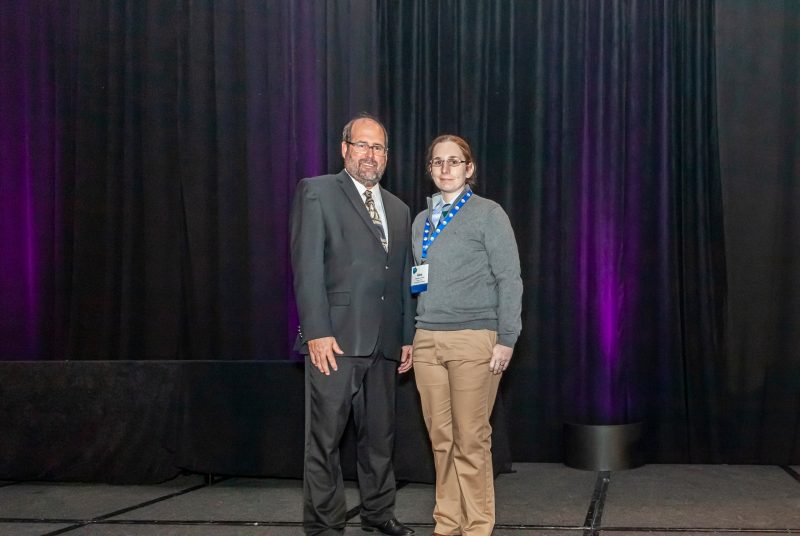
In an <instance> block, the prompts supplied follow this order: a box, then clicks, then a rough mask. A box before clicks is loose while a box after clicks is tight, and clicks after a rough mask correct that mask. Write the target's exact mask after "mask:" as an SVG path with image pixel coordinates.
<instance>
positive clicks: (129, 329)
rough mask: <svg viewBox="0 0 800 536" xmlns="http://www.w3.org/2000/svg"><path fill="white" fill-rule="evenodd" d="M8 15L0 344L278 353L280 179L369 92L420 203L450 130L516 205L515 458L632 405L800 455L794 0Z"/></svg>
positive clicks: (683, 437)
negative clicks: (429, 161)
mask: <svg viewBox="0 0 800 536" xmlns="http://www.w3.org/2000/svg"><path fill="white" fill-rule="evenodd" d="M2 9H3V16H2V17H0V30H2V32H0V35H2V37H0V39H2V46H1V47H0V60H1V61H0V69H1V71H0V73H2V79H3V80H4V83H3V88H2V91H1V92H0V106H2V110H1V111H2V115H3V117H5V118H6V121H5V122H4V125H3V126H2V128H0V136H1V137H2V139H0V142H2V143H0V145H2V146H3V147H11V149H9V150H6V149H4V150H5V151H6V152H4V153H3V154H4V162H6V163H5V164H3V168H2V174H0V181H2V182H0V186H2V188H3V192H4V198H3V199H2V200H0V202H2V207H1V208H2V209H3V211H2V213H3V217H2V218H0V258H1V259H2V260H3V270H2V278H0V284H2V285H3V286H2V290H3V292H2V294H0V305H2V309H3V310H2V313H3V314H2V317H3V318H2V320H1V321H2V326H1V327H2V329H1V330H0V334H2V338H3V340H2V345H3V346H2V348H3V350H2V351H0V354H2V357H3V359H70V360H74V359H90V360H97V359H115V360H128V359H190V360H191V359H213V360H236V359H274V358H278V359H281V358H284V357H286V356H287V355H289V348H290V344H291V338H292V334H293V332H294V330H295V327H296V311H295V309H294V305H293V297H292V295H291V291H290V288H291V274H290V270H289V266H288V237H287V234H288V233H287V230H288V227H287V220H288V207H289V203H290V198H291V194H292V192H293V188H294V185H295V184H296V182H297V181H298V180H299V179H300V178H301V177H303V176H309V175H315V174H319V173H322V172H329V171H336V170H338V169H340V167H341V156H340V154H339V149H338V140H339V136H340V130H341V127H342V125H343V124H344V122H345V121H346V120H347V119H348V118H349V117H350V116H351V115H352V114H354V113H356V112H358V111H361V110H367V111H373V112H377V113H378V114H379V115H380V116H381V117H382V118H384V119H385V121H386V123H387V126H388V129H389V134H390V142H389V144H390V147H391V152H390V157H389V167H388V171H387V176H386V178H385V185H386V186H387V187H388V188H389V189H390V190H392V191H394V192H396V193H397V194H398V195H400V197H401V198H403V199H404V200H406V201H407V202H408V203H409V205H411V206H412V209H413V210H419V209H420V208H421V207H422V206H423V203H424V196H425V195H426V194H427V193H428V192H430V190H431V187H430V181H429V179H428V178H426V177H425V174H424V162H423V159H424V152H425V149H426V145H427V143H428V141H429V140H430V139H431V138H432V137H433V136H435V135H437V134H439V133H442V132H456V133H458V134H461V135H463V136H464V137H466V138H467V139H468V140H469V141H470V142H471V143H472V144H473V146H474V148H475V150H476V154H477V164H478V180H479V186H478V188H477V190H478V193H480V194H484V195H486V196H488V197H490V198H492V199H495V200H497V201H498V202H500V203H501V204H502V205H503V206H504V208H505V209H506V211H507V212H508V213H509V215H510V217H511V220H512V223H513V225H514V229H515V232H516V234H517V238H518V241H519V245H520V252H521V257H522V264H523V277H524V282H525V295H524V297H523V300H524V320H523V322H524V326H523V335H522V338H521V340H520V342H519V345H518V347H517V349H516V354H515V359H514V362H513V364H512V367H511V369H510V370H509V373H508V377H507V378H506V379H505V380H504V382H503V391H502V396H503V399H504V401H505V402H506V406H505V407H506V408H507V410H508V416H509V422H510V423H513V427H512V430H511V439H512V445H513V456H514V459H516V460H520V461H523V460H533V461H556V460H560V459H561V433H560V430H561V429H560V427H561V423H562V422H563V421H573V422H579V423H587V424H613V423H622V422H630V421H644V423H645V425H646V430H647V435H646V458H647V460H648V461H651V462H656V461H658V462H730V463H735V462H744V461H753V462H763V463H776V462H779V463H787V462H788V461H792V462H793V463H797V462H799V461H800V452H798V449H800V436H799V435H798V434H799V433H800V432H799V431H798V427H799V426H800V404H798V392H800V389H798V383H797V382H798V379H797V378H800V363H798V352H797V348H798V345H797V344H796V343H797V336H798V335H797V329H796V326H797V325H800V315H798V307H797V292H796V290H795V289H796V288H798V287H797V285H796V283H797V275H796V274H797V273H798V272H797V270H795V269H794V268H796V264H797V259H798V255H797V249H796V248H797V244H798V241H797V240H796V238H797V223H796V221H797V219H796V217H794V216H795V215H796V207H797V181H796V168H797V166H796V164H797V142H796V140H797V139H798V136H797V135H796V134H797V132H796V131H797V119H798V110H797V93H796V87H797V84H796V78H797V72H798V65H797V59H796V58H797V57H799V56H798V54H797V52H798V46H797V32H796V31H794V30H796V28H797V26H796V25H797V11H796V8H795V7H794V6H793V4H792V3H791V2H787V3H785V4H781V3H779V2H768V3H764V4H763V5H761V7H754V6H753V5H751V4H750V3H747V2H744V3H743V2H730V3H729V2H720V3H718V4H716V6H715V4H714V3H713V2H711V1H710V0H700V1H698V0H668V1H664V0H625V1H623V0H608V1H603V2H596V1H592V0H571V1H561V0H549V1H548V0H542V1H516V2H515V1H501V2H489V1H486V2H483V1H479V2H472V1H455V0H442V1H439V2H427V1H422V0H418V1H406V2H402V3H399V2H363V1H357V0H352V1H333V0H330V1H327V2H311V1H308V2H295V1H293V0H274V1H268V2H263V1H261V0H258V1H256V0H239V1H233V0H230V1H222V0H218V1H207V2H188V1H184V2H160V1H156V0H153V1H145V2H141V1H134V0H107V1H106V2H104V3H102V4H101V5H99V6H98V4H97V3H96V2H88V1H86V0H80V1H77V2H71V3H50V2H44V1H38V2H30V3H25V4H23V3H10V4H4V6H3V8H2ZM734 27H735V28H736V30H734ZM743 27H744V28H748V30H745V31H742V28H743ZM715 29H716V30H717V31H716V33H715ZM767 35H768V36H769V42H770V43H771V44H772V45H771V46H772V47H773V48H772V49H770V50H774V51H780V54H778V55H777V56H776V55H774V54H773V55H772V56H769V57H768V56H767V55H766V51H765V50H763V49H762V48H761V45H762V42H763V41H764V39H765V36H767ZM742 49H744V50H747V51H748V53H749V54H750V55H749V56H748V57H749V58H750V60H751V62H750V63H747V62H738V61H735V60H736V55H737V54H739V52H736V51H737V50H742ZM775 57H778V58H779V59H780V61H779V60H775V59H774V58H775ZM753 66H758V67H759V69H755V70H754V69H753V68H752V67H753ZM766 83H769V84H771V86H769V87H774V88H775V89H774V91H772V92H770V94H777V95H780V98H774V99H772V100H769V99H767V98H766V94H762V95H759V97H760V99H759V98H755V96H756V95H758V94H757V91H756V88H759V87H760V88H763V87H764V84H766ZM790 88H794V89H790ZM748 91H749V92H748ZM762 91H763V89H762ZM717 95H719V96H720V98H719V101H718V100H717ZM751 95H753V97H752V98H751ZM756 103H757V104H758V105H759V106H755V104H756ZM770 114H772V115H770ZM773 116H774V117H773ZM770 118H772V119H770ZM32 119H34V120H32ZM773 119H774V120H773ZM766 124H768V126H765V125H766ZM718 129H719V130H718ZM762 129H766V130H762ZM20 133H21V134H22V135H20ZM718 139H719V141H720V143H721V145H720V146H719V147H718ZM776 148H780V149H779V150H776ZM720 150H721V153H720ZM758 155H761V156H758ZM767 155H770V156H767ZM41 158H45V159H46V161H45V163H44V164H42V162H41ZM762 159H763V160H762ZM48 164H49V165H48ZM765 167H766V168H768V169H769V170H770V173H762V170H763V169H765ZM764 181H767V182H768V183H769V187H768V188H759V187H760V186H762V185H763V184H764ZM756 194H758V195H756ZM762 195H763V196H769V198H768V201H769V203H766V204H761V203H755V200H756V199H759V198H760V196H762ZM20 221H25V225H22V224H20V223H19V222H20ZM765 237H768V239H765ZM726 247H727V249H726ZM728 280H730V286H729V285H728ZM202 388H203V386H198V389H202ZM743 417H744V418H743ZM777 438H780V439H777ZM745 439H747V440H748V441H752V443H751V444H752V445H753V446H752V447H749V448H743V447H739V446H738V444H739V443H740V442H742V441H744V440H745ZM732 445H733V446H732Z"/></svg>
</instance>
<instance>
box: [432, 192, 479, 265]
mask: <svg viewBox="0 0 800 536" xmlns="http://www.w3.org/2000/svg"><path fill="white" fill-rule="evenodd" d="M470 197H472V191H471V190H467V193H465V194H464V197H462V198H461V201H459V202H458V204H457V205H456V206H454V207H453V208H451V209H450V211H449V212H448V213H447V216H445V217H444V218H442V219H441V220H439V225H437V226H436V229H435V230H434V231H433V233H431V222H430V220H428V219H426V220H425V230H424V231H423V232H422V260H425V258H426V257H427V256H428V248H429V247H431V244H433V241H434V240H436V237H437V236H439V235H440V234H441V232H442V231H444V228H445V227H447V224H448V223H450V221H451V220H452V219H453V218H455V217H456V214H457V213H458V211H459V210H461V207H463V206H464V205H465V204H466V202H467V201H469V198H470Z"/></svg>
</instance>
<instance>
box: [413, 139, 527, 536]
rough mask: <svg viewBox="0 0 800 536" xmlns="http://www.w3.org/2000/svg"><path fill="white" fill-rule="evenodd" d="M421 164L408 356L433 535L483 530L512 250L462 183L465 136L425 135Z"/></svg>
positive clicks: (512, 296) (516, 313)
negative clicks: (432, 487) (428, 190)
mask: <svg viewBox="0 0 800 536" xmlns="http://www.w3.org/2000/svg"><path fill="white" fill-rule="evenodd" d="M428 171H429V172H430V175H431V177H432V178H433V182H434V184H435V185H436V188H437V189H438V190H439V191H438V193H436V194H435V195H434V196H433V197H431V198H429V199H428V209H427V210H425V211H422V212H421V213H420V214H418V215H417V217H416V219H415V220H414V223H413V225H412V238H413V250H414V258H415V267H414V269H413V271H412V274H413V275H412V290H414V291H417V292H419V294H418V301H417V322H416V326H417V332H416V335H415V337H414V349H413V356H414V375H415V377H416V383H417V389H418V391H419V394H420V398H421V400H422V413H423V415H424V417H425V425H426V426H427V428H428V434H429V435H430V439H431V445H432V447H433V455H434V463H435V465H436V507H435V509H434V511H433V517H434V520H435V521H436V529H435V531H434V534H435V535H445V536H449V535H456V534H463V535H467V534H470V535H471V534H480V535H488V534H491V532H492V529H493V527H494V521H495V514H494V480H493V472H492V453H491V436H492V428H491V426H490V424H489V416H490V415H491V413H492V407H493V406H494V400H495V396H496V395H497V387H498V385H499V383H500V378H501V376H502V373H503V372H504V371H505V370H506V369H507V368H508V364H509V361H510V360H511V353H512V350H513V348H514V344H515V343H516V341H517V337H518V336H519V333H520V330H521V321H520V308H521V297H522V280H521V279H520V269H519V254H518V252H517V244H516V241H515V239H514V231H513V230H512V229H511V224H510V222H509V220H508V216H507V215H506V213H505V212H504V211H503V209H502V208H501V207H500V205H498V204H497V203H495V202H494V201H490V200H488V199H485V198H483V197H480V196H478V195H475V194H474V193H473V192H472V190H471V189H470V185H471V184H473V183H474V181H475V172H476V167H475V161H474V158H473V156H472V150H471V149H470V147H469V144H467V142H466V141H465V140H463V139H462V138H460V137H458V136H453V135H444V136H439V137H438V138H436V139H435V140H433V142H432V143H431V145H430V147H429V148H428ZM426 276H427V277H426Z"/></svg>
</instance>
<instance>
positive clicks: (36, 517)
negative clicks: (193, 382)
mask: <svg viewBox="0 0 800 536" xmlns="http://www.w3.org/2000/svg"><path fill="white" fill-rule="evenodd" d="M514 469H515V471H516V472H515V473H513V474H504V475H501V476H500V477H498V479H497V481H496V488H497V521H498V524H497V527H496V529H495V532H494V533H495V535H498V536H499V535H523V534H543V535H556V536H557V535H565V536H566V535H569V534H607V535H609V536H623V535H636V536H639V535H643V534H668V533H672V534H677V535H681V536H688V535H693V534H709V533H717V534H726V533H746V534H786V533H797V534H800V467H797V466H795V467H778V466H730V465H647V466H645V467H642V468H639V469H634V470H630V471H615V472H611V473H593V472H587V471H578V470H574V469H570V468H568V467H565V466H563V465H560V464H515V465H514ZM358 503H359V499H358V490H357V488H356V487H355V485H354V484H353V483H348V506H351V507H352V510H351V512H352V513H353V516H352V517H351V518H350V520H349V526H348V529H347V533H348V534H367V533H363V532H361V530H360V529H359V527H358V514H357V506H358ZM432 504H433V487H432V486H429V485H421V484H408V485H404V486H402V487H401V489H400V490H399V492H398V496H397V517H398V518H399V519H401V520H402V521H403V522H405V523H408V524H410V525H412V526H413V527H414V528H415V529H416V530H417V534H419V535H428V534H430V533H431V532H432V530H433V524H432V520H431V508H432ZM300 510H301V482H300V481H298V480H278V479H253V478H228V479H218V480H216V481H215V482H214V483H213V484H212V485H206V484H205V483H204V480H203V478H202V477H200V476H182V477H179V478H177V479H175V480H172V481H169V482H165V483H163V484H160V485H154V486H108V485H99V484H71V483H39V482H0V535H14V536H28V535H43V534H53V535H55V534H70V535H74V536H87V535H101V534H102V535H106V534H107V535H125V534H130V535H156V534H157V535H195V534H197V535H203V536H205V535H208V536H228V535H245V536H250V535H253V536H256V535H267V534H269V535H279V536H280V535H296V534H297V535H299V534H302V530H301V527H300ZM373 534H374V533H373Z"/></svg>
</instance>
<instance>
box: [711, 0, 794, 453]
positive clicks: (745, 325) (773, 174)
mask: <svg viewBox="0 0 800 536" xmlns="http://www.w3.org/2000/svg"><path fill="white" fill-rule="evenodd" d="M716 48H717V85H718V89H717V95H718V104H717V109H718V112H719V146H720V164H721V172H722V177H723V179H724V180H723V182H722V185H723V189H722V193H723V203H724V207H725V225H724V228H725V248H726V256H727V259H728V263H727V269H728V271H727V277H728V289H729V291H728V308H727V320H728V323H727V340H728V347H727V353H726V355H725V357H724V362H723V363H721V368H722V370H723V377H724V384H723V385H724V392H725V398H726V402H727V404H726V411H725V413H724V421H723V422H719V423H717V425H718V426H720V427H721V428H723V429H724V430H725V435H724V446H723V458H724V459H732V460H738V461H742V462H760V461H763V460H772V461H775V462H777V463H785V464H789V463H797V462H798V460H800V180H798V178H799V177H800V122H799V119H800V4H798V3H797V2H795V1H792V0H786V1H784V2H780V1H770V2H748V1H743V0H733V1H724V2H718V3H717V6H716Z"/></svg>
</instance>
